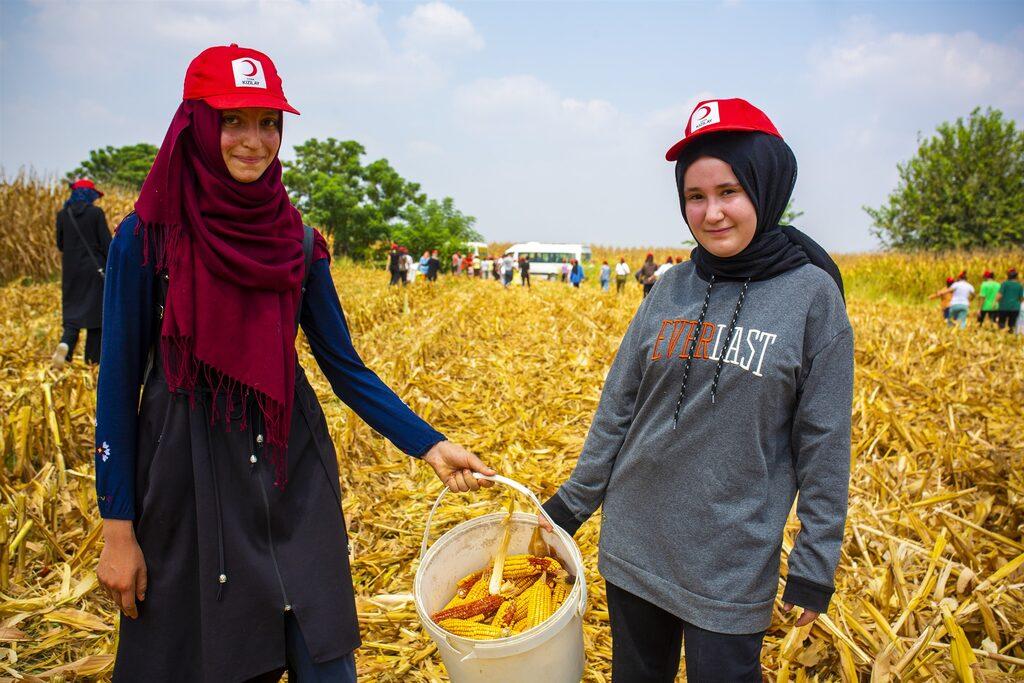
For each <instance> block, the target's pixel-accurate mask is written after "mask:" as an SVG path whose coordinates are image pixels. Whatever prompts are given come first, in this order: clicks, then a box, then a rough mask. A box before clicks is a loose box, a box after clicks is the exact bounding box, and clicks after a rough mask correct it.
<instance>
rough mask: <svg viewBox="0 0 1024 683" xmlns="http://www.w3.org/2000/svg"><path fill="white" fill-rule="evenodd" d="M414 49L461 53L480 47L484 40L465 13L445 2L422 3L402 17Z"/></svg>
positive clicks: (407, 42) (400, 22)
mask: <svg viewBox="0 0 1024 683" xmlns="http://www.w3.org/2000/svg"><path fill="white" fill-rule="evenodd" d="M398 25H399V27H400V28H401V29H402V31H403V32H404V33H405V45H406V47H407V48H409V49H410V50H414V51H417V52H419V51H426V52H437V53H452V54H456V53H460V52H466V51H472V50H480V49H482V48H483V46H484V40H483V38H481V37H480V34H478V33H477V32H476V29H475V28H474V27H473V24H472V22H470V20H469V19H468V18H467V17H466V15H465V14H463V13H462V12H460V11H458V10H457V9H455V8H454V7H452V6H451V5H446V4H445V3H443V2H431V3H428V4H426V5H419V6H417V7H416V9H414V10H413V11H412V13H411V14H409V15H407V16H404V17H402V18H401V19H399V20H398Z"/></svg>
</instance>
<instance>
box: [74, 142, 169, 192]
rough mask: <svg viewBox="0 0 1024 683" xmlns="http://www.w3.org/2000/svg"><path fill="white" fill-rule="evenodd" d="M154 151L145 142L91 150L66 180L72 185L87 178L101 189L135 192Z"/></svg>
mask: <svg viewBox="0 0 1024 683" xmlns="http://www.w3.org/2000/svg"><path fill="white" fill-rule="evenodd" d="M157 151H158V150H157V148H156V147H154V146H153V145H151V144H149V143H148V142H140V143H138V144H137V145H125V146H123V147H112V146H110V145H108V146H106V147H104V148H103V149H94V150H92V151H91V152H89V158H88V159H86V160H85V161H83V162H82V163H81V164H79V166H78V168H76V169H75V170H73V171H71V172H70V173H68V174H67V179H68V180H69V181H74V180H76V179H78V178H83V177H84V178H91V179H92V180H93V181H94V182H95V183H96V184H97V185H98V186H100V188H101V189H102V187H103V186H104V185H106V186H111V185H113V186H118V187H122V188H124V189H126V190H132V191H134V192H138V191H139V190H141V189H142V183H143V181H144V180H146V175H147V174H148V173H149V169H150V167H151V166H152V165H153V160H154V159H156V153H157Z"/></svg>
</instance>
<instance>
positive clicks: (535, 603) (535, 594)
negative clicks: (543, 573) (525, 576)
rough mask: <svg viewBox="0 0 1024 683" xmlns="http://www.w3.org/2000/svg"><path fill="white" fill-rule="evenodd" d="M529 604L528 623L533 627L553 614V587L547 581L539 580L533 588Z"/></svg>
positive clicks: (529, 626) (528, 625)
mask: <svg viewBox="0 0 1024 683" xmlns="http://www.w3.org/2000/svg"><path fill="white" fill-rule="evenodd" d="M531 590H532V595H531V596H530V600H529V604H528V605H527V608H526V623H527V627H528V628H533V627H534V626H537V625H539V624H541V623H543V622H544V621H545V620H546V619H547V618H548V617H550V616H551V589H550V588H548V583H547V581H544V580H542V581H538V582H537V583H536V585H534V587H533V588H532V589H531Z"/></svg>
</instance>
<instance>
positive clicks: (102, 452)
mask: <svg viewBox="0 0 1024 683" xmlns="http://www.w3.org/2000/svg"><path fill="white" fill-rule="evenodd" d="M96 452H97V453H98V454H99V456H100V460H102V461H103V462H106V461H107V460H108V459H109V458H110V444H109V443H107V442H106V441H104V442H103V445H101V446H100V447H99V448H97V449H96Z"/></svg>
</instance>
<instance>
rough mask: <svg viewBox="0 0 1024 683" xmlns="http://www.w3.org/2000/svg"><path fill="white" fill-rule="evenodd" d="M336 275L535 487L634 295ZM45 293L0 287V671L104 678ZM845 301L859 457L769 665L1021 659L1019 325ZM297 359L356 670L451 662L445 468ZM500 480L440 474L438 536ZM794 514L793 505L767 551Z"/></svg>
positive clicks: (380, 343)
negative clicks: (420, 564)
mask: <svg viewBox="0 0 1024 683" xmlns="http://www.w3.org/2000/svg"><path fill="white" fill-rule="evenodd" d="M1010 256H1011V255H1006V258H1007V259H1008V260H1009V259H1010ZM846 266H847V262H844V267H846ZM907 268H908V272H910V271H914V272H916V267H915V266H914V264H909V265H908V266H907ZM933 276H934V277H932V279H933V280H938V279H939V278H941V277H944V276H945V273H944V272H936V273H934V274H933ZM335 278H336V282H337V283H338V287H339V290H340V295H341V299H342V303H343V305H344V306H345V310H346V313H347V316H348V322H349V325H350V326H351V328H352V332H353V335H354V337H355V340H356V347H357V349H358V350H359V351H360V352H361V354H362V355H363V357H364V358H365V359H366V361H367V363H368V364H369V365H370V366H371V367H373V368H374V369H376V370H377V372H378V373H379V374H380V375H381V376H382V377H383V378H384V380H385V381H386V382H387V383H388V384H390V385H391V386H392V387H394V388H395V390H396V391H397V392H398V393H399V395H401V396H402V397H403V398H404V399H405V400H406V401H407V402H408V403H409V404H410V405H411V406H413V408H414V409H416V410H417V411H418V412H419V413H420V414H421V415H423V416H424V417H425V418H426V419H427V420H429V421H431V422H433V423H434V424H435V425H436V426H437V427H438V428H439V429H440V430H441V431H443V432H445V433H446V434H447V435H448V436H449V437H450V438H452V439H453V440H455V441H457V442H460V443H463V444H465V445H466V446H467V447H470V448H472V449H474V450H475V451H476V452H477V453H479V454H480V455H481V456H482V457H483V458H484V459H485V460H486V461H487V462H488V464H490V465H491V466H493V467H494V468H495V469H497V470H498V471H499V472H500V473H502V474H505V475H507V476H510V477H512V478H514V479H516V480H518V481H521V482H523V483H525V484H527V485H528V486H530V487H531V488H533V489H534V491H536V492H537V493H538V495H540V496H541V497H542V498H543V497H545V496H548V495H550V494H552V493H553V492H554V491H555V489H556V488H557V486H558V484H559V483H560V482H562V481H563V480H564V479H565V478H566V477H568V475H569V473H570V472H571V470H572V467H573V464H574V462H575V459H576V456H577V455H578V454H579V451H580V448H581V446H582V444H583V439H584V437H585V436H586V432H587V428H588V426H589V424H590V420H591V417H592V416H593V413H594V411H595V409H596V407H597V401H598V397H599V395H600V391H601V383H602V379H603V377H604V375H605V373H606V371H607V369H608V366H609V364H610V362H611V359H612V357H613V355H614V353H615V349H616V346H617V344H618V341H619V339H620V337H621V336H622V334H623V332H624V331H625V328H626V325H627V324H628V322H629V319H630V317H631V315H632V313H633V312H634V311H635V309H636V307H637V305H638V304H639V301H640V294H639V291H638V288H637V287H636V285H635V284H632V283H631V285H630V287H629V290H628V293H627V295H625V296H622V297H619V298H616V297H615V295H614V294H605V293H601V292H600V291H598V289H597V288H596V287H593V286H588V287H584V288H582V289H580V290H576V291H574V290H572V289H571V288H567V287H564V286H562V285H559V284H556V283H538V284H536V285H535V286H534V288H533V290H532V291H525V290H523V289H521V288H519V287H518V286H516V287H513V288H511V289H510V290H503V289H502V288H501V287H500V286H498V285H497V284H496V283H493V282H483V281H471V280H467V279H455V278H442V281H441V282H439V283H438V284H437V285H436V286H433V287H428V286H426V285H425V284H424V283H420V282H418V283H416V284H414V285H413V286H411V287H408V288H406V289H401V290H398V289H391V290H388V288H387V287H386V286H385V284H386V283H385V279H386V274H384V273H383V272H381V271H370V270H368V269H364V268H360V267H352V266H348V265H345V264H339V265H337V266H336V267H335ZM589 284H590V285H592V284H593V283H592V282H591V283H589ZM851 290H852V291H854V292H856V291H857V288H856V286H851ZM59 300H60V290H59V286H58V285H57V284H54V283H50V284H36V285H30V286H20V285H11V286H8V287H5V288H3V289H0V453H2V454H3V457H4V467H3V470H2V479H0V490H2V504H3V519H4V520H5V522H6V523H5V524H0V553H2V555H3V557H2V558H0V679H2V678H4V677H10V678H12V679H24V680H47V681H55V680H72V679H75V678H76V677H80V678H81V679H86V680H92V679H99V680H104V679H105V678H107V677H108V676H109V673H110V671H111V666H112V659H113V652H114V648H115V643H116V638H117V631H116V624H117V619H116V616H115V612H114V609H113V605H112V603H111V602H110V601H109V600H108V599H107V598H106V597H105V596H104V595H103V594H102V593H101V591H100V590H99V589H98V588H97V582H96V578H95V573H94V568H95V565H96V561H97V556H98V552H99V543H100V520H99V517H98V514H97V512H96V508H95V495H94V492H93V481H92V470H93V467H92V450H93V443H92V438H93V426H92V419H93V410H94V401H95V385H96V374H95V370H94V369H90V368H86V367H84V366H82V365H80V364H79V363H74V364H72V365H70V366H68V367H67V368H65V369H64V370H62V371H60V372H55V371H53V370H51V369H50V366H49V355H50V353H51V352H52V349H53V345H54V344H55V342H56V340H57V336H58V334H59V327H60V313H59ZM849 310H850V316H851V319H852V322H853V326H854V330H855V333H856V361H857V374H856V387H855V395H854V415H853V430H854V431H853V452H854V463H853V477H852V482H851V502H850V514H849V520H848V526H847V535H846V543H845V546H844V548H843V553H842V559H841V564H840V569H839V572H838V576H837V577H836V581H837V592H836V596H835V598H834V600H833V603H832V606H831V608H830V610H829V612H828V614H827V615H823V616H822V617H821V618H820V619H818V620H817V621H816V622H815V623H814V624H812V625H810V626H808V627H804V628H800V629H794V628H792V624H793V622H794V617H793V616H787V615H784V613H783V612H782V610H781V606H780V605H777V606H776V610H775V619H774V622H773V626H772V628H771V630H770V631H769V632H768V635H767V638H766V641H765V649H764V656H763V665H764V673H765V675H766V676H767V677H768V678H769V679H771V680H780V681H786V680H797V681H799V680H821V681H826V680H837V679H839V680H845V681H854V680H867V679H868V677H869V676H874V678H873V680H879V681H882V680H892V679H899V680H907V681H924V680H957V679H959V680H968V681H969V680H988V681H1000V680H1016V679H1019V677H1020V676H1022V675H1024V455H1022V453H1024V430H1022V429H1021V423H1022V399H1024V345H1022V344H1021V343H1020V338H1019V337H1012V336H1010V335H1007V334H1005V333H998V332H996V331H995V330H993V329H991V328H983V329H979V328H977V327H970V328H968V329H967V330H966V331H963V332H959V333H957V332H952V331H950V330H948V329H947V328H946V327H945V326H943V325H942V323H941V320H940V316H939V313H938V310H937V307H935V308H933V307H910V306H902V305H897V304H893V303H887V302H880V301H875V300H869V299H866V298H863V297H857V296H853V297H852V298H851V301H850V303H849ZM300 348H301V349H302V351H301V353H300V358H301V360H302V363H303V364H304V366H305V367H306V368H314V367H315V363H314V361H313V359H312V357H311V356H310V355H309V353H308V351H307V350H306V347H305V344H304V342H303V343H301V344H300ZM310 375H311V379H312V381H313V383H314V387H315V388H316V390H317V393H318V395H319V397H320V400H321V401H322V403H323V405H324V410H325V412H326V414H327V418H328V423H329V427H330V431H331V434H332V436H333V439H334V442H335V445H336V447H337V450H338V454H339V458H340V470H341V477H342V491H343V493H344V508H345V516H346V519H347V521H348V525H349V533H350V541H351V552H352V570H353V578H354V581H355V586H356V593H357V596H359V597H358V608H359V617H360V624H361V627H362V636H363V647H362V648H361V650H360V651H359V652H358V654H357V658H358V659H357V661H358V667H359V672H360V676H361V679H363V680H368V681H444V680H447V677H446V674H445V672H444V670H443V667H442V665H441V663H440V660H439V658H438V657H437V656H436V654H435V649H434V646H433V645H432V644H431V642H430V640H429V638H427V636H426V635H425V634H424V632H423V630H422V628H421V627H420V625H419V623H418V621H417V617H416V612H415V610H414V607H413V604H412V602H411V595H410V591H411V590H412V580H413V575H414V573H415V569H416V563H417V554H418V551H419V543H420V540H421V538H422V536H423V532H424V523H425V519H426V516H427V512H428V510H429V507H430V505H431V504H432V503H433V500H434V498H435V497H436V495H437V493H438V491H439V490H440V486H441V485H440V483H439V482H438V481H437V480H436V478H435V476H434V474H433V472H432V471H431V470H430V468H429V467H427V466H426V465H425V464H422V463H419V462H416V461H414V460H412V459H409V458H407V457H406V456H404V455H402V454H401V453H400V452H399V451H397V450H396V449H395V448H394V447H392V446H391V445H390V444H388V443H387V442H386V441H384V440H383V439H382V438H381V437H379V436H378V435H376V434H375V433H374V432H373V431H372V430H371V429H370V428H369V427H368V426H366V425H365V424H364V423H362V422H361V421H360V420H359V419H358V418H356V417H355V416H354V414H353V413H352V412H351V411H350V410H349V409H348V408H346V407H345V406H344V405H343V404H341V403H340V401H338V400H337V399H336V398H335V397H334V396H333V394H332V393H331V391H330V388H329V387H328V385H327V383H326V381H325V380H324V379H323V378H322V376H320V375H319V373H317V372H316V371H315V370H314V371H312V372H310ZM506 504H507V495H506V494H505V493H504V492H502V491H498V490H497V489H492V490H488V491H482V492H480V493H478V494H464V495H452V496H448V497H447V499H446V501H445V503H444V504H443V505H442V507H441V508H440V509H439V512H438V515H437V517H436V520H435V532H434V537H436V535H437V534H438V533H440V532H441V531H443V530H446V529H448V528H451V527H452V526H454V525H455V524H456V523H458V522H459V521H461V520H463V519H466V518H467V517H472V516H476V515H480V514H485V513H490V512H495V511H500V510H502V509H505V507H506ZM524 505H525V503H524V502H521V503H520V507H519V508H518V509H520V510H523V509H525V508H524V507H523V506H524ZM598 530H599V515H597V516H595V518H594V519H592V520H591V521H589V522H588V523H587V524H586V525H584V526H583V528H582V529H581V530H580V532H579V534H578V535H577V537H576V538H577V542H578V543H579V544H580V547H581V550H582V552H583V556H584V559H585V561H586V565H587V578H588V583H589V588H590V598H589V610H588V612H587V614H586V617H585V626H584V636H585V640H586V651H587V664H586V673H585V679H584V680H586V681H588V682H596V681H608V680H610V649H609V647H610V637H609V629H608V613H607V611H606V604H605V598H604V586H603V584H602V582H601V581H600V580H599V577H598V574H597V571H596V561H597V540H598ZM796 530H797V523H796V521H795V518H793V519H792V520H791V523H790V525H789V527H788V528H787V534H786V539H785V541H784V544H783V547H784V552H785V551H788V549H789V548H790V547H791V542H792V539H793V536H794V534H795V532H796ZM680 680H684V679H683V678H682V674H680Z"/></svg>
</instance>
